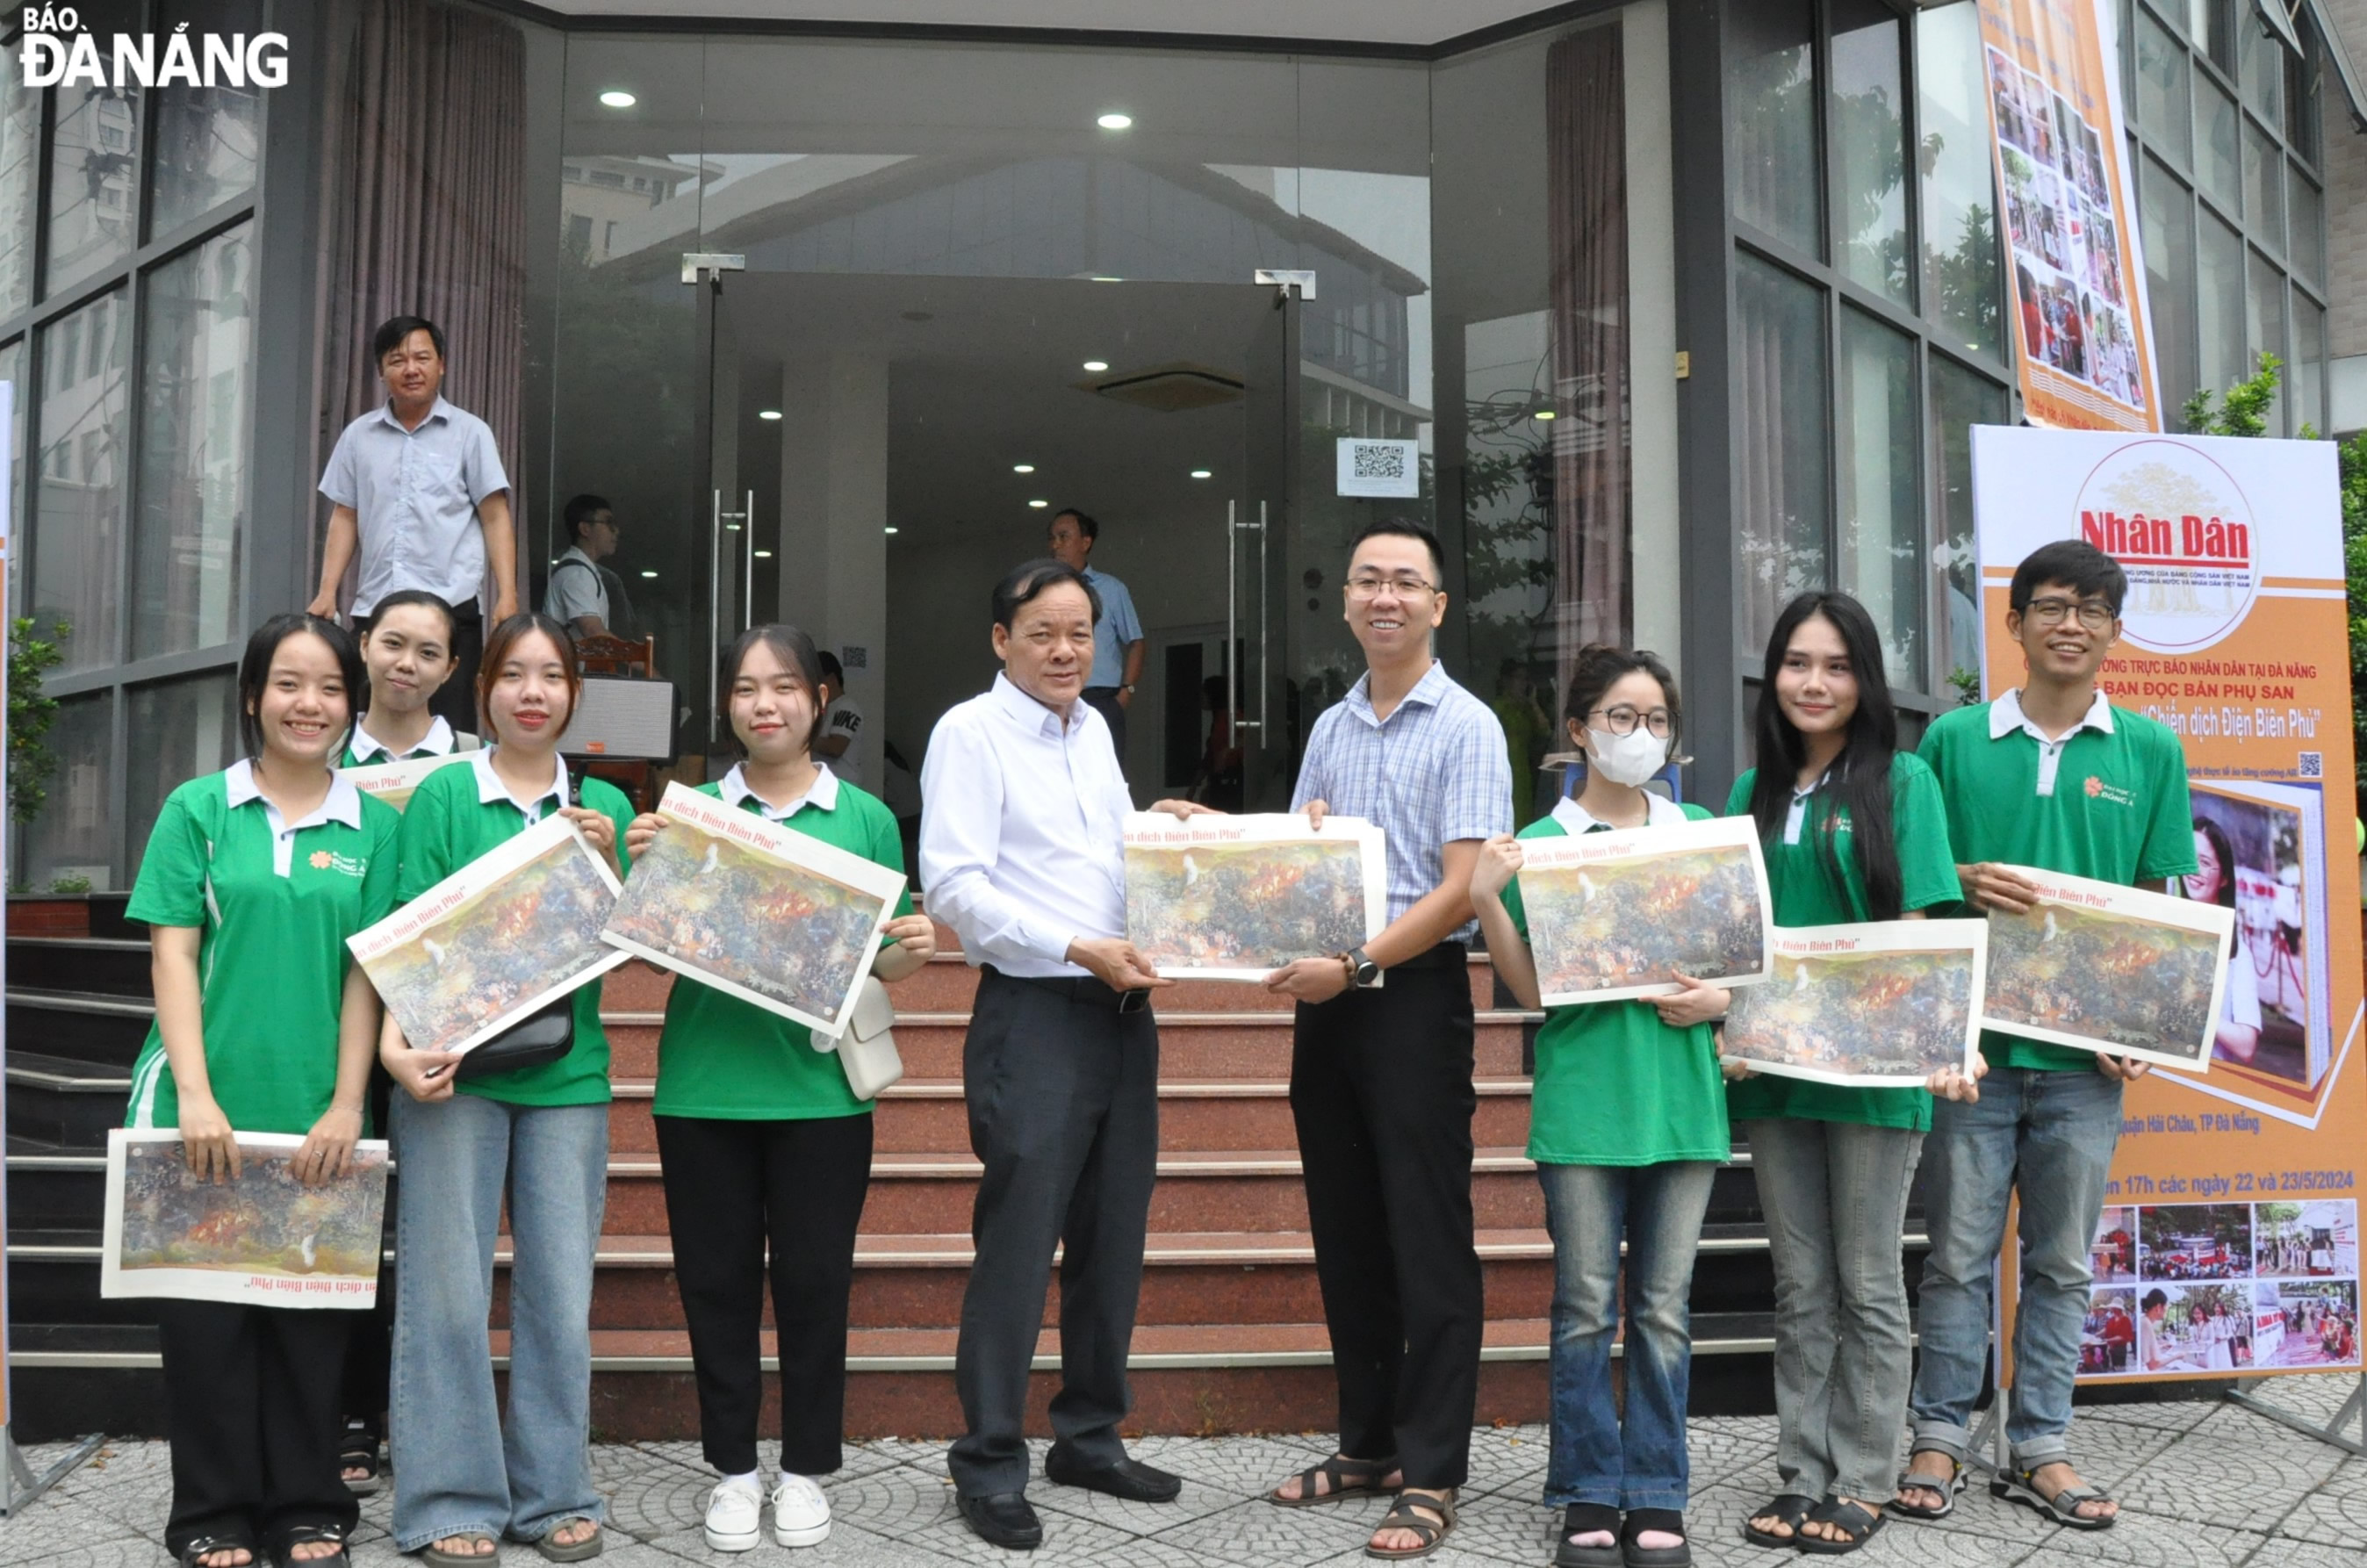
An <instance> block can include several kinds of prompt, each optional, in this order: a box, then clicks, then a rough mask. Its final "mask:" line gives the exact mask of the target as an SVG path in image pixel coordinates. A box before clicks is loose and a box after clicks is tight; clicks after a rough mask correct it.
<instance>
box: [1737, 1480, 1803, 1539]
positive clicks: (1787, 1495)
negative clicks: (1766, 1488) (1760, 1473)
mask: <svg viewBox="0 0 2367 1568" xmlns="http://www.w3.org/2000/svg"><path fill="white" fill-rule="evenodd" d="M1816 1506H1817V1500H1816V1499H1815V1498H1814V1497H1804V1496H1802V1495H1800V1494H1799V1493H1797V1492H1779V1493H1777V1494H1776V1495H1774V1496H1773V1497H1772V1498H1771V1499H1770V1500H1769V1501H1768V1504H1767V1506H1765V1507H1763V1508H1758V1509H1754V1510H1752V1512H1751V1515H1750V1518H1747V1519H1744V1520H1743V1521H1742V1539H1743V1540H1747V1541H1749V1542H1750V1544H1751V1545H1753V1546H1772V1547H1773V1548H1774V1549H1775V1550H1776V1551H1789V1550H1790V1549H1791V1548H1793V1547H1795V1546H1797V1545H1799V1544H1800V1521H1801V1520H1803V1519H1805V1518H1806V1517H1808V1515H1809V1512H1810V1511H1811V1510H1812V1509H1814V1508H1815V1507H1816ZM1765 1518H1773V1519H1781V1520H1782V1521H1783V1522H1784V1524H1786V1525H1788V1526H1790V1527H1791V1533H1790V1534H1789V1535H1777V1534H1775V1533H1774V1532H1773V1531H1772V1530H1763V1529H1760V1528H1759V1527H1758V1526H1756V1525H1754V1524H1752V1523H1751V1522H1750V1519H1765Z"/></svg>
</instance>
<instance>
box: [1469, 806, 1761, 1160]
mask: <svg viewBox="0 0 2367 1568" xmlns="http://www.w3.org/2000/svg"><path fill="white" fill-rule="evenodd" d="M1563 807H1574V803H1572V802H1568V801H1565V802H1564V803H1563ZM1557 809H1560V808H1557ZM1683 809H1684V814H1685V815H1686V816H1687V817H1688V818H1693V819H1694V820H1696V821H1698V820H1702V819H1704V818H1707V817H1708V816H1709V813H1708V812H1707V811H1705V810H1704V809H1703V808H1702V807H1698V806H1688V807H1684V808H1683ZM1582 815H1583V814H1582V813H1575V812H1573V819H1577V818H1580V817H1582ZM1585 830H1586V831H1589V832H1600V831H1604V830H1605V829H1603V825H1602V824H1600V823H1596V824H1594V825H1593V826H1592V827H1590V828H1587V829H1585ZM1567 832H1568V829H1565V828H1564V827H1563V825H1562V822H1561V821H1560V820H1559V819H1558V818H1556V817H1546V818H1542V819H1541V820H1539V821H1536V822H1535V823H1532V824H1531V825H1530V826H1528V827H1526V828H1524V829H1522V830H1521V837H1522V838H1523V839H1558V838H1562V837H1565V836H1566V835H1567ZM1503 900H1504V908H1505V911H1506V912H1507V913H1509V914H1510V915H1511V916H1512V924H1513V925H1514V926H1515V927H1517V928H1518V929H1519V931H1520V933H1521V939H1522V940H1523V942H1525V941H1527V940H1528V935H1529V917H1528V910H1527V908H1525V907H1524V906H1523V903H1522V901H1521V879H1520V878H1519V877H1518V876H1515V877H1513V878H1512V883H1511V884H1510V886H1506V887H1505V889H1504V892H1503ZM1733 1153H1734V1145H1733V1144H1732V1143H1731V1141H1730V1140H1729V1139H1728V1138H1727V1127H1726V1091H1725V1087H1724V1085H1723V1083H1722V1082H1721V1081H1720V1079H1719V1077H1718V1070H1717V1045H1716V1042H1715V1041H1714V1040H1713V1039H1712V1037H1711V1033H1710V1026H1709V1025H1708V1024H1706V1023H1698V1024H1695V1025H1694V1026H1693V1027H1692V1028H1691V1029H1671V1028H1670V1027H1669V1026H1668V1025H1667V1024H1665V1023H1662V1022H1661V1021H1660V1014H1659V1010H1657V1009H1655V1008H1654V1007H1653V1005H1652V1004H1651V1003H1650V1002H1648V1001H1617V1002H1588V1003H1583V1004H1580V1005H1576V1006H1565V1007H1557V1008H1548V1009H1546V1021H1545V1022H1544V1023H1543V1024H1542V1025H1540V1026H1539V1027H1538V1030H1537V1068H1536V1077H1535V1081H1534V1082H1533V1083H1532V1085H1531V1087H1530V1093H1529V1157H1530V1158H1531V1159H1533V1160H1535V1161H1536V1162H1537V1163H1538V1164H1540V1165H1627V1166H1634V1165H1660V1164H1664V1163H1666V1162H1668V1161H1670V1160H1717V1161H1724V1160H1727V1159H1728V1158H1730V1157H1732V1156H1733Z"/></svg>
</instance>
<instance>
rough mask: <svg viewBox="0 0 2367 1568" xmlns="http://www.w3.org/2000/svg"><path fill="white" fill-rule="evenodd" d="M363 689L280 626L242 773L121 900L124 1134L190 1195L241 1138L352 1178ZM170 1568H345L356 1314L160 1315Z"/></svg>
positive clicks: (257, 645)
mask: <svg viewBox="0 0 2367 1568" xmlns="http://www.w3.org/2000/svg"><path fill="white" fill-rule="evenodd" d="M361 682H362V668H361V657H360V655H359V654H358V653H357V652H356V651H355V649H354V644H353V639H352V638H351V637H348V636H346V634H345V631H344V630H343V629H342V628H340V627H339V626H336V625H335V623H334V622H331V621H323V620H315V619H313V618H312V617H311V616H309V615H275V616H274V617H272V618H271V619H270V620H268V621H266V622H265V623H264V625H263V626H262V627H261V628H259V629H258V630H257V631H256V632H255V635H254V636H253V637H249V638H248V639H247V644H246V655H245V657H244V659H243V660H241V661H240V665H239V672H238V694H239V728H240V731H241V733H242V734H243V737H244V739H245V741H246V750H247V755H246V757H245V758H244V759H243V761H237V762H233V763H232V764H231V766H230V767H229V768H228V769H226V770H224V771H223V772H221V773H210V774H208V775H207V776H205V777H204V778H199V779H192V780H191V781H189V782H188V783H187V784H183V785H182V786H181V787H180V788H178V789H176V790H175V791H174V792H173V793H172V794H171V795H168V796H167V797H165V801H164V809H163V810H162V811H161V812H160V813H158V815H157V818H156V827H155V829H154V830H153V832H152V833H151V834H150V835H149V840H148V851H147V853H146V854H145V855H143V856H142V859H141V862H140V877H139V880H138V882H136V883H135V884H134V885H133V886H132V892H131V902H130V909H129V911H128V912H129V913H130V918H131V919H135V920H144V921H146V922H147V924H148V928H149V943H150V946H151V947H152V948H153V958H152V960H151V963H152V966H153V971H154V976H155V986H156V1021H155V1024H154V1026H153V1028H151V1029H150V1030H149V1032H148V1043H147V1044H146V1045H145V1046H144V1047H142V1051H141V1053H140V1057H139V1060H138V1061H137V1062H136V1063H134V1064H133V1066H132V1069H131V1102H130V1116H129V1118H128V1119H127V1123H126V1124H127V1125H130V1126H132V1127H175V1126H177V1127H178V1128H179V1129H180V1131H181V1136H182V1139H183V1141H184V1144H185V1145H186V1147H187V1156H188V1163H189V1169H190V1171H191V1172H192V1173H193V1175H194V1176H195V1177H196V1178H197V1179H199V1180H212V1179H216V1178H217V1177H221V1178H223V1179H228V1178H232V1177H235V1176H236V1175H237V1174H238V1172H239V1168H240V1162H239V1153H238V1145H237V1142H236V1138H237V1134H240V1133H293V1134H302V1135H303V1137H304V1144H303V1146H302V1147H301V1148H300V1149H299V1150H298V1151H297V1154H296V1157H295V1173H296V1175H297V1177H298V1179H300V1180H302V1181H304V1182H307V1183H309V1184H312V1185H318V1184H320V1183H323V1182H325V1181H330V1180H334V1179H337V1178H339V1177H342V1176H344V1175H345V1174H346V1173H347V1172H348V1171H349V1170H350V1169H351V1168H352V1157H353V1150H354V1144H355V1142H356V1140H357V1139H359V1138H360V1137H361V1136H362V1135H363V1133H364V1131H365V1128H364V1125H363V1121H364V1118H363V1108H362V1107H363V1085H364V1084H365V1083H366V1082H367V1081H368V1076H369V1068H370V1056H371V1048H372V1045H373V1044H374V1043H375V1041H376V1039H377V1036H378V1027H379V1005H378V996H377V994H376V993H375V992H374V991H372V990H371V988H370V984H369V981H368V978H367V977H366V976H364V975H363V974H362V971H361V968H360V966H359V965H358V964H352V963H350V962H348V958H347V954H346V952H345V939H346V938H347V937H349V936H352V935H353V934H355V933H356V932H357V931H361V930H362V929H363V928H364V927H366V926H368V925H370V924H372V923H373V922H375V921H377V920H379V919H384V918H385V916H386V915H387V913H388V911H390V910H391V909H392V908H394V899H395V870H396V864H397V860H396V855H397V849H396V834H397V832H398V831H399V829H400V826H401V820H400V818H398V817H397V816H396V814H395V812H394V810H393V808H392V807H389V806H387V805H385V804H384V803H382V802H380V801H377V800H373V799H371V798H369V797H368V796H367V795H363V794H362V793H361V792H360V791H359V790H357V789H356V788H355V787H354V786H353V784H351V783H350V782H348V781H345V780H343V779H340V778H338V777H337V776H336V775H335V774H334V773H332V772H331V770H330V764H331V763H332V762H334V761H335V760H336V750H337V745H338V743H339V742H340V741H341V740H342V739H344V738H345V727H346V725H347V723H348V722H349V721H350V720H351V718H352V714H353V707H352V698H353V694H355V693H356V692H357V691H359V690H360V687H361ZM155 1306H156V1321H157V1325H158V1329H159V1337H160V1339H161V1341H162V1348H163V1351H164V1388H165V1393H166V1394H167V1395H168V1400H167V1404H168V1405H169V1407H170V1425H169V1428H168V1429H169V1432H170V1435H171V1438H172V1459H173V1506H172V1514H171V1517H170V1519H169V1520H168V1522H167V1523H166V1525H165V1527H164V1545H165V1549H166V1550H167V1551H171V1552H172V1553H173V1554H174V1555H175V1556H176V1557H178V1558H179V1559H180V1560H181V1562H182V1563H183V1565H184V1568H188V1565H190V1564H202V1565H203V1568H238V1565H240V1564H244V1563H252V1562H256V1561H257V1557H258V1553H260V1552H261V1551H265V1550H266V1549H267V1550H268V1551H269V1552H270V1554H271V1557H272V1559H273V1561H275V1562H306V1563H321V1564H324V1565H325V1564H331V1563H341V1562H344V1561H345V1544H344V1542H345V1537H346V1536H347V1535H348V1534H350V1533H351V1531H352V1530H353V1528H354V1524H355V1521H356V1518H357V1509H356V1506H355V1504H354V1499H353V1496H352V1495H351V1494H350V1493H348V1492H347V1491H346V1489H345V1483H344V1482H343V1481H341V1480H340V1479H339V1478H338V1474H337V1437H338V1432H339V1430H340V1427H341V1422H340V1420H339V1413H338V1408H337V1407H338V1397H337V1396H338V1388H339V1377H338V1372H339V1369H340V1367H341V1366H342V1365H343V1362H344V1359H345V1338H346V1335H347V1333H348V1331H349V1330H350V1329H351V1327H352V1326H353V1320H354V1316H355V1314H351V1313H345V1312H335V1311H323V1310H321V1309H318V1308H305V1309H294V1308H286V1307H262V1306H243V1305H235V1304H232V1303H222V1302H198V1301H178V1300H173V1301H160V1302H158V1303H155Z"/></svg>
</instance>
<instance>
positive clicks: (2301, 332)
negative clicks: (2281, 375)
mask: <svg viewBox="0 0 2367 1568" xmlns="http://www.w3.org/2000/svg"><path fill="white" fill-rule="evenodd" d="M2285 384H2286V385H2287V386H2289V387H2291V388H2292V389H2293V434H2296V435H2297V434H2301V431H2302V429H2303V428H2304V427H2305V426H2306V427H2307V428H2309V429H2311V430H2314V431H2316V433H2317V434H2320V435H2323V434H2326V309H2325V307H2324V306H2322V305H2319V304H2317V303H2316V302H2315V301H2313V300H2311V299H2308V298H2307V297H2305V295H2304V294H2303V293H2302V291H2301V290H2300V289H2298V288H2296V289H2294V290H2293V374H2292V375H2290V376H2289V377H2287V378H2286V381H2285Z"/></svg>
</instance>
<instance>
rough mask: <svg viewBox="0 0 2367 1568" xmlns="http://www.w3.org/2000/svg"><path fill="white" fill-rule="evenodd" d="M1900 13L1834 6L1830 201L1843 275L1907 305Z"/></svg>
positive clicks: (1873, 0)
mask: <svg viewBox="0 0 2367 1568" xmlns="http://www.w3.org/2000/svg"><path fill="white" fill-rule="evenodd" d="M1899 32H1900V24H1899V20H1898V14H1897V12H1896V11H1893V10H1892V9H1891V8H1890V7H1889V6H1886V5H1885V4H1883V0H1835V3H1834V6H1833V43H1832V61H1833V92H1832V107H1831V115H1832V137H1833V152H1834V159H1835V167H1834V176H1833V177H1834V181H1835V188H1834V191H1833V200H1834V203H1835V205H1837V206H1838V207H1839V208H1840V231H1841V254H1840V265H1841V271H1842V272H1843V273H1845V274H1847V275H1848V276H1850V277H1852V278H1853V279H1855V280H1856V281H1857V282H1859V283H1863V284H1864V285H1865V286H1866V287H1867V288H1875V289H1879V290H1881V291H1882V292H1883V293H1885V294H1887V295H1889V296H1890V297H1891V298H1892V299H1896V300H1897V301H1898V302H1899V303H1900V304H1902V305H1905V304H1911V303H1912V302H1913V298H1914V288H1915V284H1914V279H1913V277H1912V276H1911V275H1910V269H1909V266H1908V254H1909V253H1908V249H1907V119H1906V95H1905V91H1904V89H1903V87H1902V85H1901V84H1900V82H1899V79H1898V77H1899Z"/></svg>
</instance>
